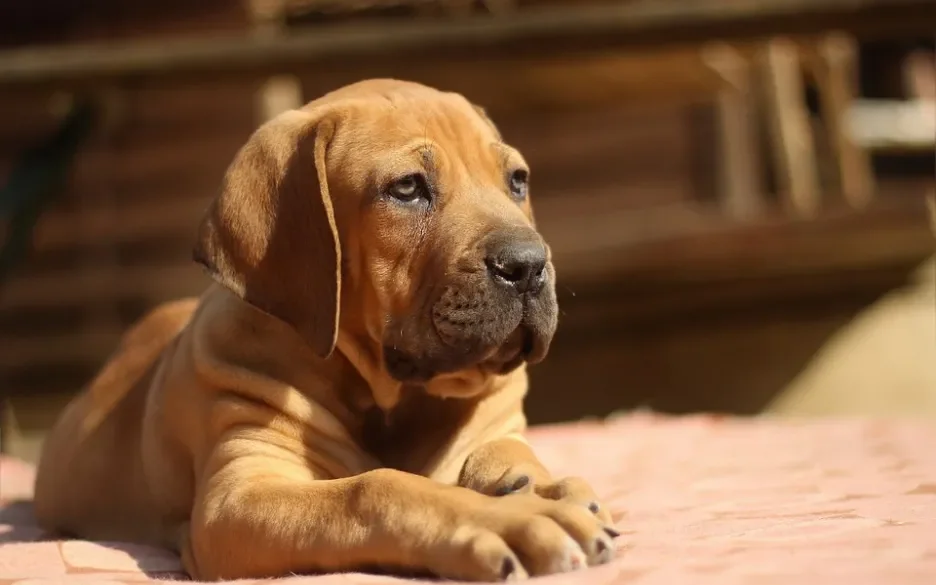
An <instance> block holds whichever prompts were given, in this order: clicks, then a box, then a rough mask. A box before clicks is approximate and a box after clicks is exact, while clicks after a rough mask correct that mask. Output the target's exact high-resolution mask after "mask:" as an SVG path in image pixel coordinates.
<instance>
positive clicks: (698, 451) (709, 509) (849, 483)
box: [0, 415, 936, 585]
mask: <svg viewBox="0 0 936 585" xmlns="http://www.w3.org/2000/svg"><path fill="white" fill-rule="evenodd" d="M531 438H532V439H533V441H534V442H535V444H536V447H537V449H538V451H539V453H540V454H541V456H542V458H543V459H544V460H545V461H546V462H547V464H548V465H550V466H552V467H553V468H554V469H555V470H556V472H557V473H559V474H573V473H574V474H579V475H582V476H584V477H586V478H588V479H589V480H591V481H592V482H593V484H594V485H595V487H596V488H597V490H598V492H599V493H600V494H601V495H602V496H603V497H604V498H606V502H607V503H608V504H609V505H610V506H611V507H612V509H613V511H614V515H615V520H616V522H617V524H618V527H619V528H620V529H621V530H622V532H623V534H624V536H622V537H621V538H620V539H619V541H620V547H621V550H620V552H619V555H618V558H617V560H615V561H614V562H613V563H611V564H608V565H605V566H602V567H598V568H595V569H589V570H585V571H581V572H578V573H574V574H567V575H558V576H554V577H549V578H546V579H542V580H541V581H540V582H541V583H543V585H560V584H566V585H569V584H581V585H608V584H611V583H627V584H632V585H656V584H673V585H689V584H691V585H734V584H756V585H761V584H763V585H810V584H816V585H820V584H823V585H838V584H840V585H913V584H921V585H923V584H926V585H933V584H934V583H936V428H933V427H931V426H925V425H923V424H917V423H909V422H893V421H892V422H888V421H869V420H825V421H816V422H780V421H772V420H768V419H750V420H743V419H742V420H737V419H723V418H717V417H706V416H697V417H687V418H667V417H657V416H649V415H635V416H631V417H627V418H624V419H621V420H618V421H616V422H609V423H605V424H579V425H565V426H555V427H548V428H545V427H544V428H538V429H535V430H533V431H532V432H531ZM31 475H32V470H31V469H30V467H29V466H27V465H24V464H22V463H19V462H17V461H12V460H9V459H0V502H2V501H5V502H6V504H5V505H0V585H9V584H13V583H16V584H18V585H41V584H49V585H51V584H53V583H55V584H67V585H71V584H75V585H78V584H88V585H91V584H94V585H99V584H100V585H105V584H120V583H144V582H147V581H153V580H158V579H183V578H184V575H183V574H182V573H181V571H180V567H179V562H178V560H177V559H176V558H175V557H174V556H173V555H172V554H170V553H168V552H165V551H161V550H156V549H150V548H146V547H140V546H133V545H128V544H120V543H94V542H86V541H64V542H54V541H42V540H41V538H42V535H41V532H40V531H39V530H38V529H37V528H36V527H35V525H34V523H33V520H32V517H31V514H30V511H29V506H28V504H17V503H13V501H14V500H16V499H17V498H21V497H28V496H29V492H30V489H31ZM63 489H68V488H67V486H63ZM279 581H280V583H282V584H283V585H339V584H344V585H363V584H368V585H379V584H381V583H393V582H400V583H402V581H400V580H396V579H391V578H389V577H377V576H370V575H360V574H346V575H330V576H316V577H291V578H288V579H282V580H279ZM263 582H264V583H272V582H273V581H263Z"/></svg>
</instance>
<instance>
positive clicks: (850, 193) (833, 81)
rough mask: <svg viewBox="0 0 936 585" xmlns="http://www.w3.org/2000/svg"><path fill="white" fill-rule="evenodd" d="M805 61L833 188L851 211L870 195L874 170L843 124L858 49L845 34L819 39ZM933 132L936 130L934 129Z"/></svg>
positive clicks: (855, 84)
mask: <svg viewBox="0 0 936 585" xmlns="http://www.w3.org/2000/svg"><path fill="white" fill-rule="evenodd" d="M806 62H807V64H808V66H809V67H810V69H811V71H812V73H813V75H814V76H815V79H816V84H817V86H818V90H819V102H820V105H821V108H822V118H823V125H824V130H825V135H826V137H827V138H826V139H827V141H828V144H829V145H830V146H831V150H832V158H833V165H834V168H835V174H836V177H835V181H834V182H835V188H837V189H838V191H839V192H840V193H841V194H842V195H843V196H844V198H845V200H846V201H847V202H848V203H849V204H850V205H852V206H853V207H855V208H858V209H860V208H862V207H864V206H866V205H868V203H869V202H870V200H871V197H872V196H873V194H874V190H875V187H874V171H873V169H872V167H871V160H870V156H869V155H868V152H867V150H866V149H865V148H864V147H863V146H861V145H859V144H857V143H856V142H855V140H854V137H853V136H852V135H851V132H850V130H851V129H850V128H849V127H848V124H847V118H848V112H849V110H850V109H851V107H852V104H853V103H854V100H855V97H856V94H857V93H858V47H857V44H856V42H855V40H854V39H853V38H851V37H849V36H846V35H839V34H831V35H828V36H825V37H822V38H820V39H818V40H817V41H816V43H815V44H812V45H810V47H809V48H808V49H807V50H806ZM934 133H936V129H934Z"/></svg>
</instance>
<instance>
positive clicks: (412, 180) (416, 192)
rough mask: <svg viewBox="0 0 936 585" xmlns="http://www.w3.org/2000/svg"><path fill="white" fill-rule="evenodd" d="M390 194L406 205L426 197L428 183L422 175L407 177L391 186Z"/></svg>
mask: <svg viewBox="0 0 936 585" xmlns="http://www.w3.org/2000/svg"><path fill="white" fill-rule="evenodd" d="M387 191H388V193H389V194H390V196H391V197H393V198H394V199H398V200H400V201H402V202H404V203H409V202H410V201H415V200H417V199H420V198H425V197H426V182H425V180H424V179H423V178H422V177H421V176H420V175H407V176H405V177H403V178H402V179H397V180H396V181H394V182H393V183H391V184H390V187H389V188H388V189H387Z"/></svg>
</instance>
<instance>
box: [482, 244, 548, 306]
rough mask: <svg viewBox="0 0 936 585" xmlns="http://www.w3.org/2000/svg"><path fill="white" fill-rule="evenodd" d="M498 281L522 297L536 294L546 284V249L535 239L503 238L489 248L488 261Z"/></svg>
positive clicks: (492, 274) (491, 272) (494, 277)
mask: <svg viewBox="0 0 936 585" xmlns="http://www.w3.org/2000/svg"><path fill="white" fill-rule="evenodd" d="M485 261H486V263H487V267H488V272H489V273H490V274H491V278H493V279H494V281H495V282H498V283H500V284H502V285H505V286H509V287H510V288H512V289H514V290H516V291H517V293H519V294H526V293H529V294H534V295H535V294H537V293H538V292H540V290H542V289H543V285H544V284H546V246H544V245H543V242H542V240H540V239H539V237H537V238H536V239H532V238H530V239H522V240H517V239H503V240H501V241H500V242H498V243H495V244H494V245H492V246H490V247H489V253H488V256H487V258H486V259H485Z"/></svg>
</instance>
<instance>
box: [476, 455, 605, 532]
mask: <svg viewBox="0 0 936 585" xmlns="http://www.w3.org/2000/svg"><path fill="white" fill-rule="evenodd" d="M533 477H534V475H533V473H531V472H529V471H525V470H524V469H523V468H522V467H518V468H515V469H512V470H510V471H509V472H507V473H506V474H504V476H503V477H501V478H500V479H499V480H498V481H497V482H496V483H495V484H494V487H493V489H492V495H494V496H508V495H511V494H528V493H534V494H536V495H538V496H539V497H541V498H546V499H548V500H557V501H562V502H566V503H569V504H577V505H580V506H584V507H586V508H588V510H589V511H590V512H591V513H592V514H595V515H596V516H598V518H599V519H600V520H601V521H602V522H604V523H606V524H611V521H612V520H611V513H610V512H609V511H608V508H607V507H606V506H604V505H602V504H601V502H600V501H599V499H598V496H597V495H595V490H593V489H592V487H591V486H590V485H589V484H588V482H587V481H585V480H584V479H582V478H580V477H574V476H573V477H566V478H563V479H560V480H558V481H554V482H552V483H544V484H537V483H534V481H533V479H532V478H533Z"/></svg>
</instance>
